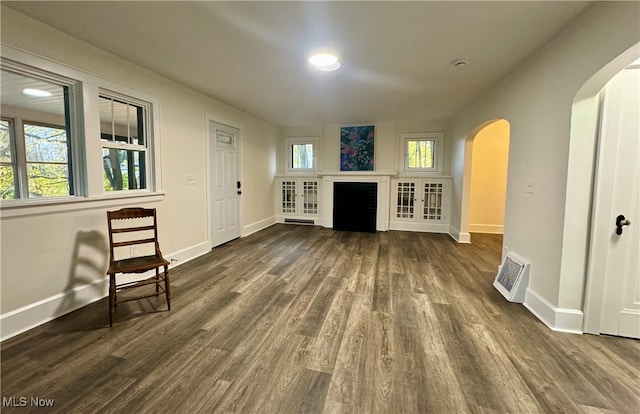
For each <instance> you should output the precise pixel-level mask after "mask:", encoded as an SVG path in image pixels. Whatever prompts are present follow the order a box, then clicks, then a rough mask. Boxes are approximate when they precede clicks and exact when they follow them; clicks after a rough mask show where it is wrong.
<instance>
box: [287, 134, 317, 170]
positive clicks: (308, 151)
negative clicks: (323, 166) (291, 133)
mask: <svg viewBox="0 0 640 414" xmlns="http://www.w3.org/2000/svg"><path fill="white" fill-rule="evenodd" d="M317 141H318V140H317V138H286V139H285V151H286V155H287V164H286V170H287V171H289V172H314V171H315V170H316V165H317V160H316V157H317V155H316V153H317V148H316V147H317Z"/></svg>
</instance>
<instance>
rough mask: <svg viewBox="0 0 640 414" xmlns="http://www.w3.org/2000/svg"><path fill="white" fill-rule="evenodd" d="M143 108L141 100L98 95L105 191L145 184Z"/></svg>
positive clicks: (145, 162) (133, 188) (145, 152)
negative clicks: (136, 101) (138, 101)
mask: <svg viewBox="0 0 640 414" xmlns="http://www.w3.org/2000/svg"><path fill="white" fill-rule="evenodd" d="M146 112H147V111H146V108H145V105H144V104H135V103H133V102H132V101H127V100H125V98H114V97H111V96H108V95H106V94H103V95H101V96H100V138H101V140H102V165H103V169H104V190H105V191H120V190H138V189H145V188H147V173H146V171H147V168H146V165H147V145H146V143H147V139H146V136H145V134H146V127H145V124H146Z"/></svg>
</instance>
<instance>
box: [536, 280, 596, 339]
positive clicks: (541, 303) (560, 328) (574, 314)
mask: <svg viewBox="0 0 640 414" xmlns="http://www.w3.org/2000/svg"><path fill="white" fill-rule="evenodd" d="M524 306H525V307H526V308H527V309H528V310H529V311H530V312H531V313H532V314H534V315H535V317H536V318H538V319H540V321H542V323H544V324H545V325H547V326H548V327H549V328H550V329H551V330H553V331H557V332H568V333H574V334H581V333H582V324H583V319H584V314H583V312H582V311H581V310H579V309H568V308H557V307H555V306H554V305H553V304H551V303H549V301H547V300H546V299H545V298H543V297H542V296H540V295H539V294H537V293H536V292H534V291H533V290H531V288H527V293H526V296H525V300H524Z"/></svg>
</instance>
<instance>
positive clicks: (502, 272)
mask: <svg viewBox="0 0 640 414" xmlns="http://www.w3.org/2000/svg"><path fill="white" fill-rule="evenodd" d="M530 266H531V265H530V263H528V262H525V261H524V260H522V259H521V258H519V257H517V256H516V255H514V254H513V253H511V252H509V253H508V254H507V256H506V257H505V258H504V261H503V262H502V265H500V266H499V267H498V275H497V276H496V279H495V281H494V282H493V287H495V288H496V289H498V292H500V293H502V296H504V297H505V298H507V300H508V301H509V302H517V303H523V302H524V297H525V293H526V289H527V286H528V285H529V267H530Z"/></svg>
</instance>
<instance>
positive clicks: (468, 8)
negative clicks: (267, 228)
mask: <svg viewBox="0 0 640 414" xmlns="http://www.w3.org/2000/svg"><path fill="white" fill-rule="evenodd" d="M3 4H4V5H7V6H9V7H11V8H14V9H16V10H18V11H21V12H23V13H25V14H27V15H30V16H32V17H34V18H35V19H38V20H41V21H43V22H45V23H47V24H49V25H51V26H54V27H57V28H58V29H60V30H62V31H64V32H67V33H69V34H71V35H73V36H75V37H78V38H80V39H83V40H85V41H87V42H89V43H92V44H94V45H96V46H98V47H100V48H103V49H106V50H108V51H110V52H112V53H114V54H116V55H119V56H122V57H124V58H125V59H128V60H130V61H133V62H136V63H138V64H140V65H142V66H145V67H147V68H149V69H152V70H153V71H155V72H158V73H161V74H163V75H165V76H167V77H169V78H172V79H175V80H177V81H178V82H180V83H182V84H185V85H187V86H190V87H192V88H193V89H196V90H199V91H201V92H203V93H205V94H207V95H210V96H212V97H214V98H217V99H218V100H220V101H222V102H225V103H228V104H230V105H232V106H234V107H236V108H239V109H241V110H244V111H246V112H249V113H251V114H254V115H257V116H259V117H261V118H264V119H266V120H269V121H271V122H273V123H275V124H277V125H280V126H297V125H318V124H326V123H335V124H344V123H370V122H378V121H402V120H437V119H446V118H449V117H451V116H452V115H454V114H455V113H456V112H457V111H459V110H461V109H463V108H464V106H465V105H467V104H469V103H471V102H472V101H473V100H474V99H475V98H476V97H478V95H479V94H481V93H482V92H484V91H485V90H487V89H488V88H490V87H491V86H492V85H493V84H495V83H496V82H497V81H498V80H499V79H501V78H503V77H504V76H505V75H507V74H508V73H509V72H510V71H512V70H513V69H514V68H515V67H516V66H518V65H519V64H520V63H522V62H523V60H524V59H525V58H526V57H527V56H529V55H530V54H531V53H533V52H534V51H535V50H537V49H538V48H540V47H541V46H543V45H544V44H545V43H546V42H547V41H549V40H550V39H551V38H552V37H553V36H555V35H556V34H557V33H558V32H559V31H561V30H562V29H563V27H565V26H566V25H567V24H568V22H569V21H570V20H572V19H573V18H574V17H576V16H577V15H578V14H579V13H581V12H582V11H584V10H585V9H586V8H587V7H588V6H589V4H590V2H581V1H566V2H561V1H531V2H528V1H511V2H504V1H502V2H485V1H469V2H464V1H446V2H433V1H429V2H398V1H391V2H368V1H354V2H268V1H261V2H209V1H200V2H151V1H144V2H133V1H129V2H110V1H105V2H102V1H91V2H88V1H83V2H57V1H47V2H33V1H28V2H9V1H3ZM327 48H328V49H331V50H333V51H335V52H336V53H337V54H338V55H339V57H340V60H341V61H342V68H341V69H340V70H338V71H337V72H319V71H317V70H315V69H313V68H312V67H310V65H309V64H308V63H307V57H308V56H309V55H310V54H311V53H312V52H313V51H316V50H319V49H327ZM457 58H464V59H466V60H468V65H466V66H465V67H464V68H456V69H454V68H453V67H452V66H451V65H450V62H451V61H452V60H454V59H457Z"/></svg>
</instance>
